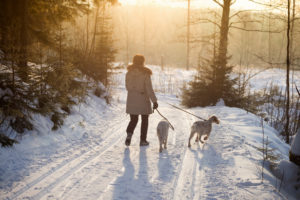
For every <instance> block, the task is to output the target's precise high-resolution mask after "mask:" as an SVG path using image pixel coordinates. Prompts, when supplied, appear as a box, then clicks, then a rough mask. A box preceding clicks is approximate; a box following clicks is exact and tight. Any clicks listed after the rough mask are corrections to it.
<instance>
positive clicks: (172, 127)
mask: <svg viewBox="0 0 300 200" xmlns="http://www.w3.org/2000/svg"><path fill="white" fill-rule="evenodd" d="M155 110H156V111H157V113H158V114H159V115H160V116H161V117H162V118H164V120H166V121H167V122H168V123H169V125H170V127H171V129H172V130H173V131H174V130H175V128H174V126H173V125H172V124H171V122H169V120H168V119H167V118H166V117H165V116H163V115H162V114H161V113H160V112H159V110H158V109H157V108H156V109H155Z"/></svg>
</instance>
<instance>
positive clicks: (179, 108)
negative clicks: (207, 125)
mask: <svg viewBox="0 0 300 200" xmlns="http://www.w3.org/2000/svg"><path fill="white" fill-rule="evenodd" d="M166 103H167V104H169V105H170V106H172V107H174V108H176V109H178V110H181V111H183V112H186V113H188V114H190V115H193V116H194V117H197V118H198V119H201V120H203V121H207V120H206V119H204V118H202V117H199V116H197V115H194V114H193V113H190V112H188V111H186V110H184V109H182V108H179V107H177V106H175V105H173V104H170V103H168V102H166Z"/></svg>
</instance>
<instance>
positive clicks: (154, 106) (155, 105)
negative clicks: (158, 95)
mask: <svg viewBox="0 0 300 200" xmlns="http://www.w3.org/2000/svg"><path fill="white" fill-rule="evenodd" d="M157 108H158V104H157V102H154V103H153V110H155V109H157Z"/></svg>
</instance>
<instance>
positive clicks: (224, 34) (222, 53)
mask: <svg viewBox="0 0 300 200" xmlns="http://www.w3.org/2000/svg"><path fill="white" fill-rule="evenodd" d="M230 3H231V0H224V4H223V12H222V19H221V28H220V43H219V52H218V53H219V55H218V60H217V64H218V65H219V67H220V68H225V67H226V64H227V46H228V31H229V14H230Z"/></svg>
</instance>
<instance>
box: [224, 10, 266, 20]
mask: <svg viewBox="0 0 300 200" xmlns="http://www.w3.org/2000/svg"><path fill="white" fill-rule="evenodd" d="M259 11H260V10H240V11H238V12H236V13H234V14H233V15H231V16H230V17H229V19H231V18H232V17H234V16H237V15H239V14H241V13H244V12H259Z"/></svg>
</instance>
